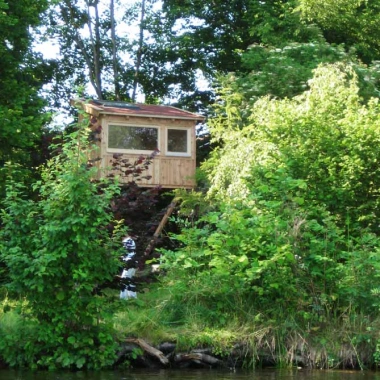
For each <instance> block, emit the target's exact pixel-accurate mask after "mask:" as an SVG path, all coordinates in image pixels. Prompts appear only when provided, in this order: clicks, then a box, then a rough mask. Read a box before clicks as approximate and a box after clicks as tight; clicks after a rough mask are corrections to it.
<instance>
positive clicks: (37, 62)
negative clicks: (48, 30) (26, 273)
mask: <svg viewBox="0 0 380 380" xmlns="http://www.w3.org/2000/svg"><path fill="white" fill-rule="evenodd" d="M47 5H48V4H47V1H45V0H42V1H38V2H35V1H30V0H20V1H16V2H15V1H3V0H0V40H1V41H2V42H1V44H0V66H1V71H0V81H1V88H0V118H1V120H2V126H1V128H0V202H1V201H2V199H3V197H4V193H5V187H4V184H5V178H6V176H7V169H6V167H5V165H6V163H12V164H20V165H22V166H20V167H19V168H18V174H19V175H20V180H25V179H30V177H31V176H32V174H35V173H34V168H33V156H36V153H34V154H33V150H34V149H35V147H36V146H37V144H38V142H39V141H40V138H41V134H42V127H43V126H44V124H45V123H46V122H47V120H48V118H49V114H47V113H46V111H45V112H43V108H44V106H45V102H44V100H43V99H42V97H41V96H40V94H39V91H40V90H41V88H42V86H43V84H45V83H46V82H47V81H48V80H49V72H50V69H49V66H48V64H47V63H46V62H44V61H43V60H42V58H41V57H40V56H38V55H37V54H34V53H33V52H32V51H31V46H32V41H33V39H32V36H31V31H32V30H33V28H35V27H37V26H38V25H39V24H40V22H41V19H40V15H41V13H42V12H43V11H44V10H45V9H46V7H47Z"/></svg>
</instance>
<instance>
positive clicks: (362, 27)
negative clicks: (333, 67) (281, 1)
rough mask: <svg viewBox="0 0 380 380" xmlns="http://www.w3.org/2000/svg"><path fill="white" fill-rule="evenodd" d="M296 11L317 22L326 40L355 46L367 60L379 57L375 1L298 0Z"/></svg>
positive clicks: (378, 13) (379, 6) (378, 8)
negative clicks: (320, 0)
mask: <svg viewBox="0 0 380 380" xmlns="http://www.w3.org/2000/svg"><path fill="white" fill-rule="evenodd" d="M298 11H300V12H301V15H302V16H301V17H302V19H303V20H305V21H307V22H308V23H312V22H315V23H316V24H318V25H320V27H321V28H322V30H323V33H324V35H325V37H326V39H327V41H329V42H335V43H344V44H345V45H346V46H350V47H354V48H355V50H357V53H358V55H359V57H360V58H361V59H362V60H363V61H364V62H366V63H370V62H372V61H376V60H378V59H379V53H380V50H379V48H380V46H379V41H378V39H377V38H376V37H375V36H376V35H377V34H378V23H379V17H380V4H379V2H378V1H370V2H368V1H362V0H359V1H357V0H337V1H335V0H334V1H333V0H326V1H323V2H319V1H315V0H301V1H300V3H299V6H298Z"/></svg>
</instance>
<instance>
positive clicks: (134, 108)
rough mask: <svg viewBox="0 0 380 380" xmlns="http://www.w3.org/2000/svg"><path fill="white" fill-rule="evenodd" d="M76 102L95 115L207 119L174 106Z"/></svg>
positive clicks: (76, 100) (75, 100)
mask: <svg viewBox="0 0 380 380" xmlns="http://www.w3.org/2000/svg"><path fill="white" fill-rule="evenodd" d="M76 102H80V103H82V104H83V106H84V109H85V111H86V112H88V113H90V114H95V115H99V114H104V115H123V116H139V117H149V118H151V117H158V118H164V119H185V120H194V121H203V120H204V119H205V117H204V116H201V115H198V114H195V113H192V112H189V111H185V110H181V109H179V108H176V107H172V106H162V105H155V104H143V103H127V102H115V101H107V100H90V101H89V102H85V101H84V100H83V99H74V100H73V103H76Z"/></svg>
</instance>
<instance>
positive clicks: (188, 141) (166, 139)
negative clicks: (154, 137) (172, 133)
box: [165, 127, 191, 157]
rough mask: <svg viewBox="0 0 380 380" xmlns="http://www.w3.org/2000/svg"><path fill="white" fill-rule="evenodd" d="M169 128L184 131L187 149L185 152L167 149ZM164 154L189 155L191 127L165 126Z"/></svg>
mask: <svg viewBox="0 0 380 380" xmlns="http://www.w3.org/2000/svg"><path fill="white" fill-rule="evenodd" d="M169 130H176V131H178V130H179V131H186V138H187V147H186V148H187V149H186V152H171V151H169V150H168V143H169ZM165 155H166V156H175V157H191V128H183V127H165Z"/></svg>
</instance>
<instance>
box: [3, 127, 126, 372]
mask: <svg viewBox="0 0 380 380" xmlns="http://www.w3.org/2000/svg"><path fill="white" fill-rule="evenodd" d="M85 123H86V121H84V124H83V126H81V127H80V128H79V129H78V131H77V132H74V133H72V134H71V135H69V136H66V138H65V140H64V143H63V145H62V147H61V153H60V154H59V155H57V156H56V157H55V158H53V159H51V160H50V161H49V162H48V164H47V165H46V167H44V168H43V169H42V179H41V181H39V182H37V183H36V184H35V186H34V191H35V192H36V193H37V194H38V200H37V201H34V200H31V199H27V198H26V197H25V187H24V186H23V185H22V184H20V183H18V182H16V181H15V180H13V179H12V178H9V179H8V182H7V197H6V199H5V202H4V204H5V209H4V210H2V217H3V224H4V225H3V228H2V230H1V231H0V234H1V240H2V241H3V247H2V252H1V258H2V260H3V261H4V262H5V264H6V266H7V269H8V271H9V278H10V281H9V284H8V288H9V290H10V291H11V292H12V294H19V295H21V296H24V297H26V299H27V301H28V305H29V308H30V313H28V315H26V316H25V318H33V319H35V320H36V321H38V325H37V327H36V330H37V331H36V336H37V343H35V346H33V350H34V351H33V355H32V354H31V356H33V357H37V358H38V361H37V363H36V362H35V361H34V364H37V365H38V366H39V367H48V368H55V367H60V368H82V367H83V368H84V367H86V368H100V367H106V366H108V365H111V364H112V362H113V359H114V355H115V351H114V350H115V342H114V340H113V335H112V330H111V329H110V326H108V325H107V324H106V323H105V317H106V315H105V309H104V300H103V298H102V297H101V295H98V294H97V293H96V291H95V290H96V288H97V286H99V285H101V284H102V283H104V282H107V281H110V280H112V279H113V277H114V275H115V274H116V273H117V271H118V260H117V257H118V249H119V245H120V239H121V234H122V233H123V231H122V229H121V228H119V227H118V224H116V222H115V221H114V220H113V218H112V213H111V212H110V201H111V199H112V197H113V196H114V195H116V194H117V193H118V192H119V187H118V186H117V183H112V182H103V183H97V182H95V181H93V179H92V178H93V175H94V172H93V171H92V170H89V167H88V164H87V163H88V158H89V155H90V152H91V149H93V148H91V146H90V145H89V143H88V134H89V132H90V131H89V130H87V129H86V128H85ZM112 231H113V232H112ZM31 350H32V349H31ZM16 364H17V363H16ZM29 364H31V363H29Z"/></svg>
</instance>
